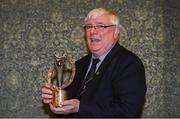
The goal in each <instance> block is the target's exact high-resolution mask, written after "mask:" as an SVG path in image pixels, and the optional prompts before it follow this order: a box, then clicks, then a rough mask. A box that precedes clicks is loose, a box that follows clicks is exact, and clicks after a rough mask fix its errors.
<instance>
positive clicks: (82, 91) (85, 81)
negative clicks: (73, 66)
mask: <svg viewBox="0 0 180 119" xmlns="http://www.w3.org/2000/svg"><path fill="white" fill-rule="evenodd" d="M99 61H100V59H97V58H96V59H93V61H92V65H91V68H90V70H89V72H88V74H87V76H86V78H85V79H84V81H83V83H82V86H81V88H80V93H79V96H78V98H79V99H81V96H82V94H83V93H84V92H85V91H86V84H87V83H88V82H89V81H91V80H92V79H93V76H94V74H95V71H96V65H97V63H98V62H99Z"/></svg>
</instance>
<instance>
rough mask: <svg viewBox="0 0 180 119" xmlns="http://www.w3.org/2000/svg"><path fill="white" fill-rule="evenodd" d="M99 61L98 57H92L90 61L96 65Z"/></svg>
mask: <svg viewBox="0 0 180 119" xmlns="http://www.w3.org/2000/svg"><path fill="white" fill-rule="evenodd" d="M99 61H100V59H98V58H96V59H95V58H94V59H93V61H92V65H96V64H97V63H98V62H99Z"/></svg>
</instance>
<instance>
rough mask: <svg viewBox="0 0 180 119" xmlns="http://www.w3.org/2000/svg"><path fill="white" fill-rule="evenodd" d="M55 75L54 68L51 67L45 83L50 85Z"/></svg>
mask: <svg viewBox="0 0 180 119" xmlns="http://www.w3.org/2000/svg"><path fill="white" fill-rule="evenodd" d="M55 75H56V70H55V67H54V66H51V67H50V68H49V70H48V78H47V82H48V83H49V84H50V83H52V79H53V78H54V77H55Z"/></svg>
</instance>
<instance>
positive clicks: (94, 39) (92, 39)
mask: <svg viewBox="0 0 180 119" xmlns="http://www.w3.org/2000/svg"><path fill="white" fill-rule="evenodd" d="M91 41H99V39H96V38H91Z"/></svg>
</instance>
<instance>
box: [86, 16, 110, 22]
mask: <svg viewBox="0 0 180 119" xmlns="http://www.w3.org/2000/svg"><path fill="white" fill-rule="evenodd" d="M85 24H111V15H110V14H103V15H101V16H97V17H95V18H89V19H87V20H86V22H85Z"/></svg>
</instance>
